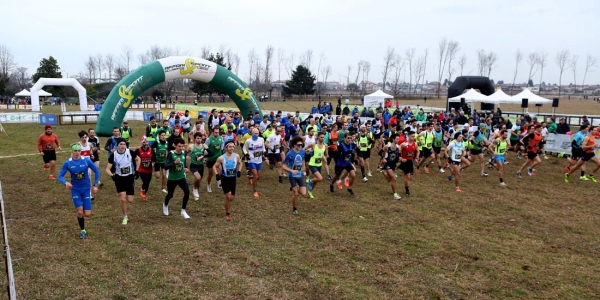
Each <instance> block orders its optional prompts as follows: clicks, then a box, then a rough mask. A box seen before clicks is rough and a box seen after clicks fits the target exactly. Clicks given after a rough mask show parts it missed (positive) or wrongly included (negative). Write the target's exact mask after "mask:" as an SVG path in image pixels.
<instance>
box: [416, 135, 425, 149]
mask: <svg viewBox="0 0 600 300" xmlns="http://www.w3.org/2000/svg"><path fill="white" fill-rule="evenodd" d="M423 145H425V137H424V136H422V135H417V149H419V151H421V150H423Z"/></svg>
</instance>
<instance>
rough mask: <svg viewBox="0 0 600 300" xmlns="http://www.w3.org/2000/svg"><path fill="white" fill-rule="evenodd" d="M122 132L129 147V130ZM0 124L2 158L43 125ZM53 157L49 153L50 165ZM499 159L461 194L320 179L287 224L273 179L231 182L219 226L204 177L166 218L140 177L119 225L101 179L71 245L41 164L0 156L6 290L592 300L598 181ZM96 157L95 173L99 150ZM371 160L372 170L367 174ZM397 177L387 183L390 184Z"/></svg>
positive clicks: (216, 204) (65, 208)
mask: <svg viewBox="0 0 600 300" xmlns="http://www.w3.org/2000/svg"><path fill="white" fill-rule="evenodd" d="M573 101H575V100H573ZM430 102H431V101H427V105H428V106H429V105H430ZM590 102H591V101H590ZM415 104H416V102H415ZM421 104H423V103H421ZM305 105H308V106H309V107H310V105H311V104H310V103H308V104H307V103H300V102H286V103H264V104H263V107H264V108H265V109H269V110H270V109H278V108H280V109H282V110H292V109H290V108H288V107H297V108H298V109H301V110H302V108H305V107H306V106H305ZM431 105H432V106H435V104H433V103H432V104H431ZM598 106H599V107H600V105H598ZM586 109H588V110H586V113H588V114H593V113H592V112H589V108H586ZM131 123H132V126H133V129H134V135H135V136H136V137H138V138H139V135H138V133H140V132H142V129H143V126H144V124H143V123H142V122H131ZM3 125H4V127H5V129H6V130H7V132H8V133H9V136H10V137H9V138H7V137H6V136H5V135H4V134H3V133H2V134H0V155H1V156H7V155H23V154H35V153H36V148H35V142H36V140H37V137H38V136H39V134H40V133H41V132H42V129H41V128H40V127H39V126H38V125H34V124H3ZM88 127H89V126H61V127H59V128H57V129H56V130H55V133H57V134H58V136H59V137H60V138H61V140H62V143H63V144H65V145H66V144H69V143H72V142H75V141H77V136H76V132H77V131H79V130H81V129H87V128H88ZM92 127H93V126H92ZM134 140H135V141H138V139H137V138H135V139H134ZM104 141H105V139H102V142H104ZM136 144H137V143H133V145H136ZM68 155H69V154H68V153H66V152H63V153H60V154H59V159H58V163H59V165H60V164H62V162H63V161H64V160H65V159H66V158H67V157H68ZM508 160H509V161H510V162H511V164H509V165H508V166H507V171H506V174H507V175H506V176H505V178H506V182H507V184H508V185H509V187H508V188H501V187H500V186H499V185H498V178H497V176H496V173H495V172H490V176H489V177H487V178H482V177H480V176H479V170H478V166H475V165H474V166H472V167H471V168H469V169H467V170H465V172H464V176H463V184H462V186H461V187H462V189H463V193H461V194H457V193H455V192H454V190H453V184H451V183H450V182H448V181H447V180H446V179H445V176H442V174H439V173H437V172H432V173H431V174H419V175H416V176H415V181H414V184H413V187H412V188H411V192H412V194H413V196H412V197H410V198H406V197H403V198H402V200H401V201H394V200H393V199H392V195H391V190H390V188H389V185H388V184H387V183H386V182H385V181H384V179H383V176H382V175H381V174H379V173H375V172H374V174H373V177H370V178H369V179H370V180H369V182H368V183H363V182H359V181H357V183H356V186H355V188H354V191H355V193H356V196H355V197H350V196H349V195H348V193H347V192H346V191H345V190H337V188H336V191H335V193H334V194H330V193H329V192H328V191H327V190H328V187H327V185H326V184H324V185H320V186H318V187H317V188H316V191H315V192H314V194H315V196H316V199H312V200H311V199H307V198H302V199H301V200H300V204H299V207H298V209H299V211H300V215H299V216H293V215H292V214H291V200H290V199H291V198H290V197H291V195H290V191H289V185H288V184H287V183H285V184H278V183H277V177H276V173H275V172H274V171H270V170H268V169H267V170H265V171H263V176H264V178H262V179H261V180H260V182H259V193H260V194H261V197H260V198H259V199H253V197H252V190H251V187H250V186H249V185H248V184H247V183H246V181H245V180H238V193H237V196H236V200H235V201H234V202H233V204H232V207H233V212H232V214H233V215H234V217H235V220H234V221H232V222H227V221H225V219H224V209H223V195H222V192H221V190H219V189H217V188H216V187H215V185H214V182H213V193H212V194H208V193H207V192H206V190H205V189H204V188H203V189H201V198H200V200H199V201H197V202H196V201H194V200H193V199H192V200H190V203H189V205H188V209H187V211H188V213H189V214H190V216H191V217H192V218H191V219H190V220H187V221H185V220H183V218H181V217H180V216H179V215H178V212H179V210H178V207H179V206H180V204H181V196H182V193H181V192H180V191H177V192H176V193H175V197H174V198H173V200H172V201H171V204H170V208H171V214H172V215H171V216H168V217H164V216H163V215H162V211H161V202H162V200H163V199H164V194H162V193H160V183H159V182H157V181H156V180H153V181H152V184H151V192H150V193H149V198H150V201H149V202H142V201H141V199H140V197H139V195H136V199H135V201H134V203H133V204H132V205H131V206H130V213H129V216H130V222H129V225H127V226H123V225H121V222H120V221H121V213H120V209H119V205H118V200H117V195H116V192H115V189H114V186H113V185H112V184H110V183H111V182H110V181H109V180H106V176H105V175H103V176H104V177H105V180H103V181H104V182H105V183H106V185H105V186H104V187H103V188H101V189H100V192H99V194H98V195H97V196H96V200H95V203H94V208H93V211H92V217H91V219H88V220H86V228H87V230H88V233H89V237H88V239H86V240H80V239H79V238H78V233H79V228H78V225H77V221H76V214H75V210H74V208H73V206H72V202H71V199H70V193H69V191H68V190H66V189H65V187H64V186H62V185H60V184H58V183H57V182H52V181H49V180H48V179H47V173H46V172H44V171H43V170H42V160H41V158H40V157H39V156H38V155H23V156H19V157H14V158H0V180H1V181H2V188H3V196H4V201H5V207H6V212H5V213H6V216H7V218H8V221H7V222H8V229H9V238H10V243H11V244H10V245H11V253H12V257H13V266H14V272H15V279H16V284H17V290H18V293H19V295H18V296H19V298H20V299H216V298H218V299H265V298H267V299H519V298H520V299H530V298H553V299H585V298H588V299H591V298H598V297H600V275H599V274H600V265H598V263H597V262H598V259H599V258H600V246H599V245H600V241H599V238H598V237H599V236H600V229H599V228H598V226H597V225H598V223H599V222H600V215H599V214H598V210H597V201H598V191H599V189H598V187H599V185H598V184H593V183H591V182H581V181H579V180H577V179H572V180H571V183H569V184H566V183H564V182H563V181H562V172H561V171H562V169H563V167H564V165H565V162H564V160H563V159H557V158H551V159H550V160H548V161H544V162H543V163H542V165H540V166H539V167H538V168H537V169H538V170H537V174H538V175H536V176H535V177H527V176H526V178H523V179H518V178H517V177H516V175H515V171H516V168H517V164H516V163H517V161H516V160H515V159H514V154H513V153H510V154H509V159H508ZM102 161H103V162H102V167H104V166H105V165H106V155H104V156H103V157H102ZM375 164H376V162H371V165H372V166H373V169H374V166H375ZM331 169H332V170H333V166H332V167H331ZM434 169H435V168H432V171H433V170H434ZM102 170H103V168H102ZM103 174H105V173H104V171H103ZM574 178H575V176H574ZM398 181H399V186H400V189H399V190H402V181H403V177H402V176H400V178H399V179H398ZM189 182H190V183H191V182H192V181H191V179H190V180H189ZM205 183H206V181H205V180H203V187H204V186H205ZM140 184H141V183H139V184H137V186H138V187H139V186H140Z"/></svg>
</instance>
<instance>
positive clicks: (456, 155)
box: [454, 153, 462, 159]
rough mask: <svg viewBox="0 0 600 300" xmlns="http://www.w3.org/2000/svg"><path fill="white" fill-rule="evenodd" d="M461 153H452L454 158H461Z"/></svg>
mask: <svg viewBox="0 0 600 300" xmlns="http://www.w3.org/2000/svg"><path fill="white" fill-rule="evenodd" d="M461 157H462V153H457V154H454V159H461Z"/></svg>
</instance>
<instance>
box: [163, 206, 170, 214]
mask: <svg viewBox="0 0 600 300" xmlns="http://www.w3.org/2000/svg"><path fill="white" fill-rule="evenodd" d="M163 215H165V216H168V215H169V206H167V205H165V204H164V203H163Z"/></svg>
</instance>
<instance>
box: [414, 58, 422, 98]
mask: <svg viewBox="0 0 600 300" xmlns="http://www.w3.org/2000/svg"><path fill="white" fill-rule="evenodd" d="M424 68H425V57H423V56H419V58H417V61H416V63H415V65H414V67H413V68H412V71H413V77H414V78H415V92H416V90H417V88H418V87H419V82H421V76H422V75H423V69H424ZM422 90H423V87H422V86H421V89H420V90H419V91H422ZM419 93H421V92H419Z"/></svg>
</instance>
